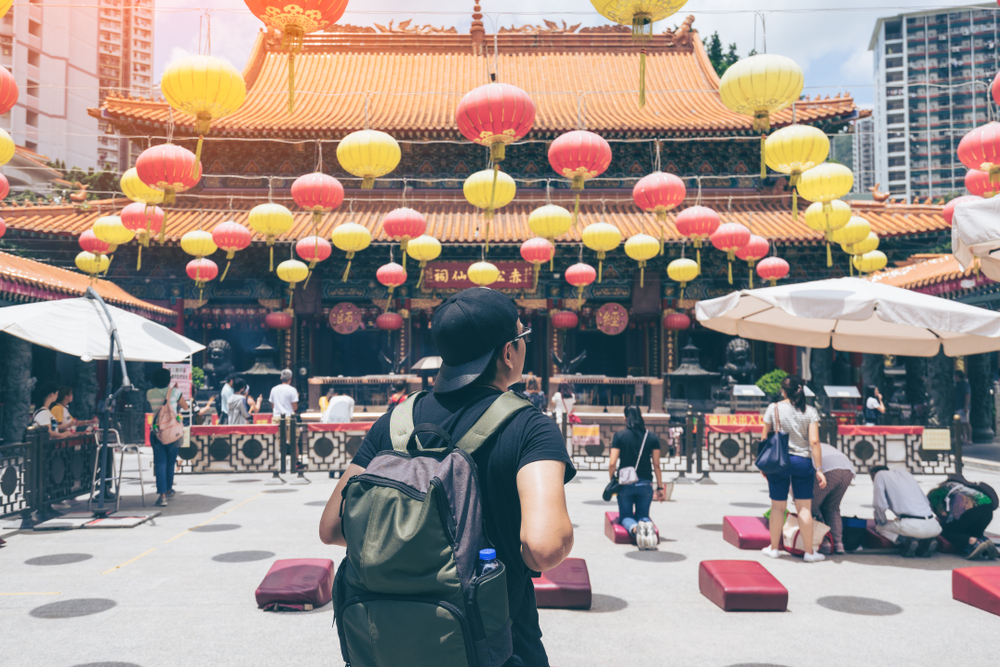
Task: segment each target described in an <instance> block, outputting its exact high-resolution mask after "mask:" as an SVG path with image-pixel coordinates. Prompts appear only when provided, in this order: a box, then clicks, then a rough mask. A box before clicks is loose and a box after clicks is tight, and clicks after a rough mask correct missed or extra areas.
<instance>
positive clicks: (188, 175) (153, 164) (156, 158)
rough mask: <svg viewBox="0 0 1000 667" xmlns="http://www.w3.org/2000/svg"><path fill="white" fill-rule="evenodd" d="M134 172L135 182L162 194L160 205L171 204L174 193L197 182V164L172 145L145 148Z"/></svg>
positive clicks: (199, 173) (191, 155) (189, 154)
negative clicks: (137, 180) (140, 182)
mask: <svg viewBox="0 0 1000 667" xmlns="http://www.w3.org/2000/svg"><path fill="white" fill-rule="evenodd" d="M135 170H136V172H137V173H138V174H139V180H141V181H142V182H143V183H145V184H146V185H148V186H149V187H151V188H155V189H157V190H162V191H163V203H164V204H173V203H174V201H176V197H175V195H176V194H177V193H178V192H184V191H185V190H190V189H191V188H193V187H194V186H196V185H198V181H200V180H201V163H200V162H199V161H198V160H197V158H195V156H194V153H192V152H191V151H189V150H188V149H186V148H182V147H180V146H176V145H174V144H160V145H159V146H152V147H150V148H147V149H146V150H144V151H143V152H142V153H141V154H140V155H139V158H138V159H137V160H136V161H135ZM160 241H161V242H163V238H162V237H161V238H160Z"/></svg>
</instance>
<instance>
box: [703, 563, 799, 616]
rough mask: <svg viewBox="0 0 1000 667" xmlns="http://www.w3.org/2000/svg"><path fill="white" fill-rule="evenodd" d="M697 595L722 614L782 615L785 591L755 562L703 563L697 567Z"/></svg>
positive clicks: (785, 607) (784, 608) (786, 603)
mask: <svg viewBox="0 0 1000 667" xmlns="http://www.w3.org/2000/svg"><path fill="white" fill-rule="evenodd" d="M698 588H699V589H700V590H701V594H702V595H704V596H705V597H707V598H708V599H709V600H711V601H712V602H714V603H715V604H716V605H718V606H719V607H720V608H721V609H723V610H725V611H785V610H786V609H787V608H788V589H786V588H785V587H784V586H782V585H781V582H780V581H778V580H777V579H775V578H774V576H773V575H772V574H771V573H770V572H768V571H767V570H766V569H764V566H763V565H761V564H760V563H758V562H756V561H749V560H705V561H702V562H701V565H700V566H699V567H698Z"/></svg>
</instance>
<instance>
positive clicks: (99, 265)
mask: <svg viewBox="0 0 1000 667" xmlns="http://www.w3.org/2000/svg"><path fill="white" fill-rule="evenodd" d="M109 266H111V260H110V259H109V258H108V256H107V255H95V254H94V253H92V252H86V251H84V252H81V253H79V254H78V255H77V256H76V268H78V269H80V270H81V271H83V272H84V273H86V274H87V275H89V276H90V279H91V280H92V281H93V280H96V279H97V276H99V275H100V274H102V273H104V272H105V271H107V270H108V267H109Z"/></svg>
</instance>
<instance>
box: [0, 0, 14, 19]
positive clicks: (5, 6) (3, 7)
mask: <svg viewBox="0 0 1000 667" xmlns="http://www.w3.org/2000/svg"><path fill="white" fill-rule="evenodd" d="M13 6H14V0H0V19H2V18H3V17H4V16H6V15H7V12H9V11H10V8H11V7H13Z"/></svg>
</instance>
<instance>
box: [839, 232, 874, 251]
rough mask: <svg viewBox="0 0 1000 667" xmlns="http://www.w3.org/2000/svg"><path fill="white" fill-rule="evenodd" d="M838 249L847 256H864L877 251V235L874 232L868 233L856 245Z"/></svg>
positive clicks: (842, 246) (843, 246)
mask: <svg viewBox="0 0 1000 667" xmlns="http://www.w3.org/2000/svg"><path fill="white" fill-rule="evenodd" d="M840 247H841V248H842V249H843V251H844V252H846V253H847V254H848V255H864V254H865V253H869V252H871V251H872V250H878V234H876V233H875V232H868V236H866V237H865V238H863V239H861V240H860V241H858V242H857V243H852V244H851V245H841V246H840Z"/></svg>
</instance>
